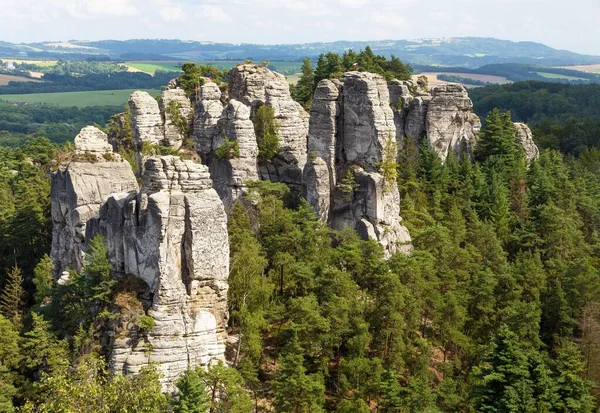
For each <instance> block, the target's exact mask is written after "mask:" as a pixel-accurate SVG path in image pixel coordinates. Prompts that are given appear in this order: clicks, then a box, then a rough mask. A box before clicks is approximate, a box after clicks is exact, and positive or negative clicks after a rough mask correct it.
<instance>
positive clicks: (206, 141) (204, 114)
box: [193, 82, 223, 162]
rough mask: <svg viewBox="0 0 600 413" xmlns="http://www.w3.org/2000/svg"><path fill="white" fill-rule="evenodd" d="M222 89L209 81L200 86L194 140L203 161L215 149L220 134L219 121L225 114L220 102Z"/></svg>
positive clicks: (206, 160) (206, 159)
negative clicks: (215, 142)
mask: <svg viewBox="0 0 600 413" xmlns="http://www.w3.org/2000/svg"><path fill="white" fill-rule="evenodd" d="M220 99H221V91H220V90H219V87H218V86H217V84H216V83H213V82H207V83H205V84H204V85H202V87H201V88H200V100H199V101H198V103H197V104H196V110H195V115H194V133H193V136H194V140H195V141H196V143H197V150H198V153H199V154H200V156H201V157H202V160H203V162H208V157H209V156H210V155H211V154H212V151H213V140H214V139H215V137H216V136H217V134H218V127H217V123H218V122H219V119H221V116H222V115H223V104H222V103H221V102H220Z"/></svg>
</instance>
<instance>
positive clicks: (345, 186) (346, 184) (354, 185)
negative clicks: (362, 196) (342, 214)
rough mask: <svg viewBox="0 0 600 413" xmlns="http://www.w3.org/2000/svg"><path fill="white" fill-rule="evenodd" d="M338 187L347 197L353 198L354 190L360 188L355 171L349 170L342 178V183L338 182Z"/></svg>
mask: <svg viewBox="0 0 600 413" xmlns="http://www.w3.org/2000/svg"><path fill="white" fill-rule="evenodd" d="M337 187H338V189H339V190H340V191H342V193H343V194H344V197H345V199H347V200H350V199H352V194H353V193H354V191H356V190H358V189H359V188H360V184H359V183H358V182H356V177H355V176H354V172H353V171H352V170H350V169H349V170H348V172H346V175H344V177H343V178H342V179H341V180H340V183H339V184H337Z"/></svg>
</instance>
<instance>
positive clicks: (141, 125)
mask: <svg viewBox="0 0 600 413" xmlns="http://www.w3.org/2000/svg"><path fill="white" fill-rule="evenodd" d="M128 104H129V111H130V120H131V132H132V136H133V141H134V144H135V145H136V147H138V148H139V147H141V145H142V143H143V142H148V143H150V144H155V145H160V144H161V143H162V142H163V140H164V136H165V132H164V122H163V118H162V115H161V112H160V108H159V106H158V102H157V101H156V99H154V98H153V97H152V96H150V95H149V94H148V92H142V91H139V90H138V91H136V92H133V93H132V94H131V96H129V102H128Z"/></svg>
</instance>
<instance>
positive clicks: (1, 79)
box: [0, 74, 41, 86]
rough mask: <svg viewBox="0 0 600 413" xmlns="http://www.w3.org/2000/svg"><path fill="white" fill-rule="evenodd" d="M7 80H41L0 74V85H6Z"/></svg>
mask: <svg viewBox="0 0 600 413" xmlns="http://www.w3.org/2000/svg"><path fill="white" fill-rule="evenodd" d="M8 82H41V80H36V79H30V78H28V77H23V76H13V75H4V74H0V86H6V85H8Z"/></svg>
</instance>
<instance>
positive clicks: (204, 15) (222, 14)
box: [194, 5, 233, 24]
mask: <svg viewBox="0 0 600 413" xmlns="http://www.w3.org/2000/svg"><path fill="white" fill-rule="evenodd" d="M194 16H196V17H197V18H200V19H206V20H207V21H206V22H202V23H206V24H210V23H231V22H233V18H232V17H231V16H230V15H229V14H228V13H227V12H226V11H225V10H224V9H223V8H222V7H219V6H213V5H203V6H198V7H196V10H195V12H194Z"/></svg>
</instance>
